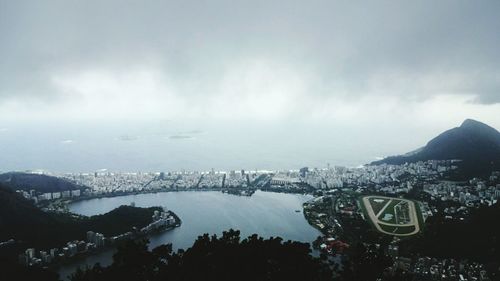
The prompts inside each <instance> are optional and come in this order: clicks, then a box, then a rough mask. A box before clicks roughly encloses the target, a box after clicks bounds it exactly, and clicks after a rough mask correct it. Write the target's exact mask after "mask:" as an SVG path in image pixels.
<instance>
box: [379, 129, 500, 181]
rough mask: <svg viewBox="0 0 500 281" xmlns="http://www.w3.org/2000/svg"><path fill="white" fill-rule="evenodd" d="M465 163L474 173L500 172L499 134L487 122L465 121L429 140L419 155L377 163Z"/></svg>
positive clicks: (402, 156)
mask: <svg viewBox="0 0 500 281" xmlns="http://www.w3.org/2000/svg"><path fill="white" fill-rule="evenodd" d="M451 159H459V160H462V166H463V167H466V169H467V170H468V172H470V173H471V174H473V173H474V174H475V173H488V171H490V170H492V169H500V133H499V132H498V131H497V130H496V129H495V128H492V127H490V126H488V125H486V124H484V123H481V122H479V121H476V120H473V119H466V120H465V121H464V122H463V123H462V125H460V127H455V128H453V129H450V130H447V131H445V132H443V133H441V134H440V135H438V136H437V137H435V138H433V139H432V140H430V141H429V142H428V143H427V145H426V146H424V147H423V148H422V149H420V150H418V151H417V152H416V153H411V154H406V155H399V156H391V157H388V158H385V159H383V160H380V161H376V162H373V163H374V164H382V163H387V164H404V163H411V162H418V161H427V160H451Z"/></svg>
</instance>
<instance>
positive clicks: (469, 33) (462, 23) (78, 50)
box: [0, 0, 500, 168]
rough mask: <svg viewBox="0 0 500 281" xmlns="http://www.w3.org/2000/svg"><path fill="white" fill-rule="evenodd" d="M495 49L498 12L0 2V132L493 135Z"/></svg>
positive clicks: (406, 4) (499, 77)
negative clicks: (113, 129)
mask: <svg viewBox="0 0 500 281" xmlns="http://www.w3.org/2000/svg"><path fill="white" fill-rule="evenodd" d="M354 2H355V3H354ZM499 46H500V1H314V0H312V1H291V0H289V1H271V0H266V1H258V0H252V1H237V0H228V1H215V0H214V1H189V0H182V1H166V0H164V1H146V0H145V1H138V0H135V1H126V0H104V1H103V0H100V1H89V0H85V1H83V0H78V1H76V0H61V1H35V0H33V1H23V0H15V1H14V0H11V1H6V0H0V136H5V135H8V134H9V131H12V128H13V127H18V126H19V124H22V125H23V126H26V127H24V128H27V130H28V132H26V136H27V138H29V134H30V133H29V131H30V124H32V125H33V126H35V124H36V126H37V127H38V128H40V126H42V127H43V126H44V125H43V124H51V126H50V130H49V127H47V133H52V132H54V131H57V125H58V124H62V123H64V124H65V126H66V125H68V124H70V125H71V124H82V123H85V124H101V125H100V127H99V128H100V129H99V130H105V127H106V126H104V125H102V124H107V123H113V124H120V123H121V124H128V122H131V121H134V122H137V123H140V122H143V123H147V122H159V121H160V120H164V121H165V122H167V121H168V122H171V123H174V124H176V125H175V126H176V129H175V130H174V129H172V128H170V131H169V132H165V133H166V134H167V133H168V134H172V132H174V131H175V132H179V130H181V129H180V128H181V127H182V126H183V125H184V124H185V127H186V130H201V131H210V130H209V129H207V128H203V127H205V125H204V124H210V125H206V127H210V126H214V124H222V126H226V125H227V126H229V125H228V124H234V123H236V124H238V126H241V127H245V126H248V127H258V126H259V124H273V125H272V126H271V127H270V128H268V129H270V130H272V129H273V128H276V127H282V128H287V130H294V131H296V133H298V134H300V132H301V131H303V130H304V129H305V128H311V127H314V128H316V126H317V128H318V130H328V131H330V132H331V133H330V134H325V133H324V132H323V133H321V134H322V137H323V138H326V139H328V138H332V139H335V138H338V135H339V131H340V132H343V131H342V130H345V128H351V129H352V130H351V131H354V132H357V133H356V134H353V136H356V140H355V141H356V143H357V145H359V146H360V147H362V146H364V145H365V144H370V145H373V144H372V142H373V141H374V140H377V141H382V140H383V137H384V136H387V134H393V135H401V134H404V135H405V136H404V137H399V138H398V143H399V145H400V146H399V147H397V148H395V149H394V150H395V151H394V153H402V152H404V150H405V149H407V148H411V147H414V146H416V145H417V144H422V145H423V144H425V141H427V140H428V138H429V137H431V136H434V135H435V134H437V133H439V132H441V131H443V130H445V129H448V128H451V127H454V126H458V125H459V124H460V123H461V122H462V121H463V120H464V119H465V118H474V119H478V120H480V121H483V122H485V123H488V124H489V125H491V126H493V127H496V128H497V129H498V128H500V53H499V48H500V47H499ZM41 124H42V125H41ZM193 124H195V125H193ZM318 124H321V125H318ZM61 126H62V125H61ZM96 126H97V125H96ZM273 126H274V127H273ZM137 127H140V125H137ZM204 129H205V130H204ZM351 131H345V133H350V132H351ZM360 131H365V132H367V133H366V134H365V135H363V137H360V133H359V132H360ZM410 132H411V134H412V135H411V136H409V135H408V134H410ZM240 133H241V132H239V133H238V134H240ZM252 133H253V134H258V130H255V131H252ZM313 133H314V132H313ZM118 134H127V136H128V134H129V133H128V132H127V131H126V130H123V131H120V132H119V133H118ZM222 134H223V133H222ZM227 134H228V135H229V134H231V130H228V132H227ZM242 134H244V132H243V133H242ZM372 135H376V136H374V139H371V136H372ZM118 137H119V136H118ZM122 137H123V136H122ZM128 137H130V138H131V139H134V138H135V137H136V136H128ZM170 137H172V135H170ZM184 137H185V136H184ZM189 137H191V136H189ZM257 137H258V136H257ZM61 138H63V139H61V140H60V143H58V145H61V144H64V145H70V144H71V143H72V142H73V141H76V142H77V141H78V140H71V139H66V136H64V135H61ZM187 139H189V138H187V137H186V138H183V137H182V136H181V137H180V138H178V140H179V141H182V140H187ZM262 139H264V136H263V137H262ZM306 142H307V141H306ZM388 142H389V143H391V142H390V141H388ZM307 144H308V145H311V146H314V145H315V140H314V138H313V139H311V140H309V142H308V143H307ZM27 145H28V144H27ZM391 145H395V142H394V141H393V142H392V143H391ZM381 147H382V144H381ZM206 149H208V150H210V149H211V147H207V148H206ZM296 149H298V148H290V150H291V151H294V150H296ZM18 150H19V152H20V153H21V152H23V150H24V148H23V147H18ZM326 153H328V152H326ZM331 153H332V154H333V153H334V151H331ZM380 153H390V149H389V148H384V149H383V150H380ZM373 154H379V153H377V151H375V150H374V152H373ZM373 156H374V155H369V156H367V157H368V158H370V157H373ZM13 157H14V156H13ZM304 157H307V155H305V156H304ZM311 157H314V156H312V155H311ZM346 157H348V155H346ZM368 158H367V159H368ZM370 159H371V158H370ZM322 161H323V160H322ZM26 166H27V167H29V166H30V165H29V164H27V165H26ZM16 167H17V166H16ZM0 168H2V167H0Z"/></svg>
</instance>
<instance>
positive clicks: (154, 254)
mask: <svg viewBox="0 0 500 281" xmlns="http://www.w3.org/2000/svg"><path fill="white" fill-rule="evenodd" d="M309 253H310V249H309V245H308V244H304V243H299V242H290V241H288V242H283V240H282V239H281V238H270V239H263V238H261V237H258V236H257V235H252V236H250V237H248V238H246V239H243V240H241V239H240V232H239V231H235V230H229V231H227V232H224V233H223V235H222V237H217V236H212V237H210V236H209V235H208V234H205V235H203V236H200V237H198V239H197V240H196V242H195V243H194V245H193V247H191V248H189V249H188V250H186V251H182V250H180V251H178V252H173V251H172V248H171V246H170V245H163V246H160V247H158V248H155V249H153V250H152V251H149V250H148V249H147V242H144V241H143V242H128V243H126V244H124V245H123V246H121V247H120V248H119V249H118V251H117V253H116V254H115V255H114V256H113V264H112V265H111V266H109V267H101V266H99V265H96V266H94V267H93V268H89V269H87V270H86V271H77V272H76V273H75V274H74V275H73V276H72V278H71V279H72V281H91V280H92V281H110V280H121V281H127V280H130V281H132V280H133V281H136V280H151V281H155V280H169V281H177V280H184V281H189V280H193V281H194V280H196V281H199V280H220V281H224V280H228V281H229V280H231V281H234V280H242V281H244V280H249V281H250V280H287V281H292V280H300V281H303V280H311V281H315V280H317V281H320V280H332V271H331V270H330V269H329V267H328V266H327V265H326V264H325V263H324V262H322V261H321V260H320V259H319V258H314V257H312V256H311V255H310V254H309Z"/></svg>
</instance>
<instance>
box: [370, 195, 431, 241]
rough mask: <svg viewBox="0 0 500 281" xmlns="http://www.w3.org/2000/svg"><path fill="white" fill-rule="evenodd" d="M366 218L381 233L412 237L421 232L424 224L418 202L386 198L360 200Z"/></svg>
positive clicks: (375, 197)
mask: <svg viewBox="0 0 500 281" xmlns="http://www.w3.org/2000/svg"><path fill="white" fill-rule="evenodd" d="M360 202H361V206H362V210H363V212H364V214H365V218H367V219H368V221H369V222H370V223H371V224H372V225H373V226H374V227H375V228H376V229H377V230H378V231H380V232H382V233H385V234H389V235H396V236H410V235H414V234H417V233H418V232H419V231H420V225H421V224H422V223H423V221H422V214H421V213H420V208H419V206H418V204H419V203H418V202H415V201H411V200H407V199H403V198H391V197H385V196H364V197H361V198H360Z"/></svg>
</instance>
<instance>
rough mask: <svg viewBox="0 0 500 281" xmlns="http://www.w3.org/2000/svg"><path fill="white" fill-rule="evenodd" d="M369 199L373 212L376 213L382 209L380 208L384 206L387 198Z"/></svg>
mask: <svg viewBox="0 0 500 281" xmlns="http://www.w3.org/2000/svg"><path fill="white" fill-rule="evenodd" d="M369 201H370V205H371V206H372V209H373V212H375V214H378V212H380V210H382V208H383V207H384V206H385V204H387V202H388V201H389V200H387V199H383V198H370V199H369Z"/></svg>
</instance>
